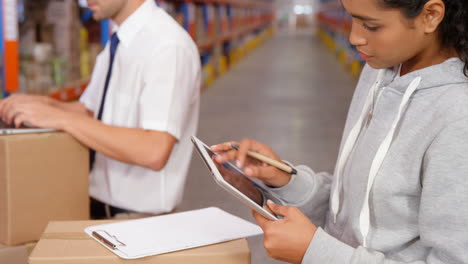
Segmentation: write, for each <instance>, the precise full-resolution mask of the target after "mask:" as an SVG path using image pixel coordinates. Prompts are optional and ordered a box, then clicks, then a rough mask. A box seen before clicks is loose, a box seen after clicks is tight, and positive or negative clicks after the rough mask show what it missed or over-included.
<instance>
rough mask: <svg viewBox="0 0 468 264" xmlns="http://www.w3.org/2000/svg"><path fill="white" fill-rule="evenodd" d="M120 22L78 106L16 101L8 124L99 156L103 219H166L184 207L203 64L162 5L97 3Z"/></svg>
mask: <svg viewBox="0 0 468 264" xmlns="http://www.w3.org/2000/svg"><path fill="white" fill-rule="evenodd" d="M88 5H89V8H90V9H91V10H92V11H93V12H94V18H95V19H97V20H101V19H108V18H111V19H112V20H113V21H114V23H115V24H116V27H115V28H114V34H113V35H112V37H111V40H110V41H109V42H110V43H109V44H108V45H107V46H106V47H105V49H104V50H103V52H102V53H101V54H100V55H99V56H98V58H97V60H96V65H95V69H94V72H93V75H92V78H91V81H90V83H89V86H88V88H87V89H86V91H85V93H84V94H83V95H82V97H81V98H80V100H79V102H74V103H61V102H58V101H55V100H53V99H50V98H47V97H39V96H30V95H14V96H11V97H9V98H8V99H5V100H2V101H0V117H1V118H2V119H3V120H4V121H5V122H7V123H15V124H16V125H20V124H22V123H24V122H27V123H28V124H31V125H33V126H36V127H46V128H54V129H57V130H63V131H65V132H67V133H69V134H71V135H72V136H74V137H75V138H76V139H77V140H79V141H80V142H82V143H83V144H85V145H87V146H89V147H90V149H93V150H95V151H96V152H95V153H93V152H92V155H91V163H90V165H91V167H92V169H91V174H90V188H89V191H90V196H91V197H92V201H93V202H92V216H94V218H102V217H107V218H109V217H113V216H115V215H116V214H118V213H122V212H137V213H145V214H161V213H167V212H170V211H172V210H173V209H174V208H175V207H176V205H177V204H178V203H179V202H180V201H181V199H182V193H183V188H184V183H185V178H186V174H187V170H188V166H189V163H190V157H191V154H192V144H191V142H190V136H191V135H194V134H195V133H196V129H197V123H198V112H199V91H200V79H201V73H200V58H199V54H198V50H197V47H196V45H195V44H194V42H193V41H192V39H191V38H190V36H189V35H188V34H187V33H186V32H185V30H184V29H183V28H181V27H180V26H179V25H178V24H177V22H175V21H174V20H173V19H172V18H171V17H170V16H169V15H168V14H166V13H165V12H164V11H163V10H162V9H160V8H159V7H157V5H156V4H155V2H154V0H88Z"/></svg>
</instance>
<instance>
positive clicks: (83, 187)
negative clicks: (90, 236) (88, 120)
mask: <svg viewBox="0 0 468 264" xmlns="http://www.w3.org/2000/svg"><path fill="white" fill-rule="evenodd" d="M88 158H89V155H88V149H87V148H85V147H84V146H83V145H81V144H80V143H78V142H77V141H76V140H75V139H73V138H72V137H71V136H70V135H68V134H66V133H59V132H57V133H39V134H23V135H7V136H0V212H1V213H0V243H2V244H6V245H10V246H12V245H20V244H24V243H26V242H34V241H37V240H39V237H40V235H41V233H42V232H43V231H44V228H45V227H46V226H47V223H48V222H49V221H50V220H86V219H89V196H88V175H89V169H88V166H89V161H88Z"/></svg>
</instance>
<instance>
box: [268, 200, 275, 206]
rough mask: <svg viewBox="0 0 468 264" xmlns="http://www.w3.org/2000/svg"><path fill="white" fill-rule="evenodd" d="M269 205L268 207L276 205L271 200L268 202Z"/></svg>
mask: <svg viewBox="0 0 468 264" xmlns="http://www.w3.org/2000/svg"><path fill="white" fill-rule="evenodd" d="M267 204H268V205H275V203H274V202H273V201H271V200H268V201H267Z"/></svg>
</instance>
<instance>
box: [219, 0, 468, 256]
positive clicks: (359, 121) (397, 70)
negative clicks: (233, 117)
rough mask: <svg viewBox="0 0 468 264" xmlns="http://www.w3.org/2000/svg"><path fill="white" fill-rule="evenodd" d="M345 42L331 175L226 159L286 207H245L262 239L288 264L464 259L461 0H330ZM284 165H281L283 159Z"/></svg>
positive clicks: (465, 99)
mask: <svg viewBox="0 0 468 264" xmlns="http://www.w3.org/2000/svg"><path fill="white" fill-rule="evenodd" d="M342 3H343V6H344V8H345V9H346V10H347V11H348V12H349V13H350V14H351V16H352V17H353V21H352V30H351V34H350V42H351V43H352V44H353V45H355V46H356V48H357V50H358V51H359V52H360V54H361V56H362V58H363V59H365V60H366V61H367V65H366V66H365V68H364V70H363V72H362V74H361V78H360V81H359V83H358V86H357V89H356V92H355V95H354V97H353V101H352V103H351V106H350V110H349V114H348V119H347V122H346V126H345V130H344V133H343V140H342V144H341V147H340V154H339V157H338V162H337V165H336V168H335V173H334V174H333V175H330V174H328V173H324V172H322V173H318V172H315V171H313V170H312V169H310V168H308V167H306V166H297V167H295V168H296V171H297V174H295V175H289V174H286V173H285V172H282V171H280V170H278V169H276V168H274V167H272V166H268V165H266V164H260V163H258V162H256V161H255V160H252V159H249V158H247V156H246V153H247V151H256V152H259V153H261V154H263V155H266V156H269V157H271V158H273V159H276V160H278V161H281V159H280V158H279V157H278V156H277V155H276V154H275V153H274V152H273V151H272V150H271V149H270V148H269V147H268V146H266V145H264V144H261V143H259V142H256V141H253V140H243V141H242V142H241V143H240V148H239V151H236V150H233V149H231V147H230V144H226V143H225V144H220V145H217V146H214V147H213V148H212V149H213V150H214V151H217V152H223V155H221V156H219V157H217V161H218V162H225V161H228V160H237V162H238V165H239V166H241V167H243V168H244V171H245V173H246V174H247V175H248V176H250V177H255V178H258V179H261V180H262V181H263V182H265V183H266V184H267V185H269V186H271V188H270V191H271V192H272V193H273V194H275V196H279V197H281V199H282V202H283V203H284V204H286V205H288V206H283V205H278V204H274V203H272V202H271V201H269V202H268V207H269V208H270V209H271V210H272V211H273V212H274V213H275V214H277V215H280V216H282V217H283V218H282V219H281V220H278V221H270V220H267V219H265V218H264V217H262V216H261V215H259V214H257V213H255V212H254V217H255V219H256V221H257V223H258V224H259V225H260V226H261V227H262V229H263V230H264V233H265V238H264V246H265V248H266V249H267V251H268V253H269V254H270V255H271V256H272V257H274V258H276V259H279V260H283V261H287V262H293V263H300V262H302V263H340V264H342V263H353V264H354V263H356V264H357V263H392V264H397V263H412V264H416V263H417V264H423V263H430V264H435V263H437V264H439V263H468V1H467V0H342ZM289 165H290V166H292V165H291V164H289Z"/></svg>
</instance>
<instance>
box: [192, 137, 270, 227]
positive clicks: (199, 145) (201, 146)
mask: <svg viewBox="0 0 468 264" xmlns="http://www.w3.org/2000/svg"><path fill="white" fill-rule="evenodd" d="M192 142H193V144H194V146H195V149H196V150H197V152H198V154H199V155H200V157H201V158H202V160H203V161H204V162H205V165H206V166H207V167H208V169H209V170H210V172H211V174H212V175H213V178H214V179H215V182H216V183H217V184H218V185H219V186H221V187H222V188H223V189H225V190H226V191H227V192H229V193H230V194H232V195H233V196H234V197H236V198H237V199H239V200H240V201H241V202H243V203H244V204H245V205H247V206H248V207H249V208H251V209H253V210H255V211H256V212H258V213H259V214H261V215H262V216H264V217H265V218H267V219H269V220H278V218H277V217H276V216H274V215H273V214H272V213H270V212H268V211H267V210H266V209H265V208H263V207H261V206H260V205H258V204H257V203H256V202H254V201H252V200H251V199H250V198H249V197H248V196H246V195H245V194H243V193H242V192H241V191H239V190H238V189H236V188H235V187H234V186H232V185H231V184H229V182H227V181H226V180H224V178H223V176H222V175H221V173H220V172H219V170H218V168H217V167H216V164H215V162H214V161H213V160H212V158H211V156H210V154H209V153H208V152H207V151H206V149H205V148H208V149H209V147H208V146H207V145H206V144H205V143H203V142H202V141H201V140H200V139H198V138H197V137H195V136H192ZM227 164H229V165H230V166H231V167H233V168H234V169H235V170H237V171H238V172H239V173H240V174H242V175H244V174H243V173H242V171H241V170H240V169H238V168H237V167H235V166H234V165H232V164H231V163H227ZM244 177H246V178H247V179H248V180H249V181H252V180H250V179H249V178H248V177H247V176H245V175H244ZM252 183H254V181H252ZM259 191H260V192H261V190H260V189H259ZM262 194H263V192H262ZM263 195H264V194H263Z"/></svg>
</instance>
